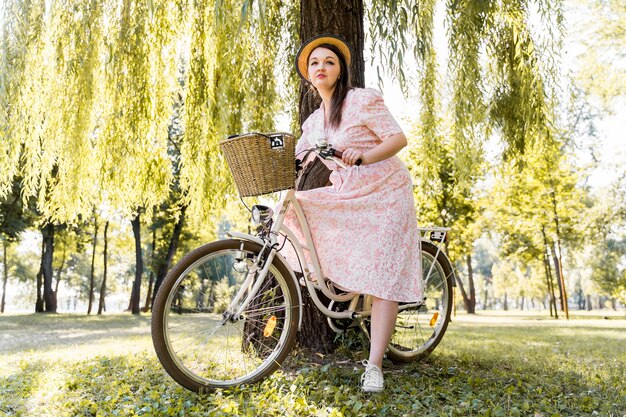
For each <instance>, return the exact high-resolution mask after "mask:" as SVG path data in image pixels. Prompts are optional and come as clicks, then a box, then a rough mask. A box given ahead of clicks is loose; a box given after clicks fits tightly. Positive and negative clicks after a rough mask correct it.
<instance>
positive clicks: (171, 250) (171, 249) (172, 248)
mask: <svg viewBox="0 0 626 417" xmlns="http://www.w3.org/2000/svg"><path fill="white" fill-rule="evenodd" d="M186 211H187V207H186V206H184V207H183V208H182V209H181V211H180V217H179V218H178V221H177V222H176V225H175V226H174V231H173V232H172V238H171V239H170V244H169V245H168V247H167V256H166V257H165V260H164V262H161V263H160V265H159V270H158V273H157V277H156V282H155V283H154V294H153V296H152V302H154V298H155V297H156V293H157V292H158V291H159V287H160V286H161V283H162V282H163V280H164V279H165V276H166V275H167V272H168V271H169V270H170V265H171V264H172V258H174V254H175V253H176V249H178V242H179V240H180V234H181V232H182V231H183V225H184V224H185V212H186Z"/></svg>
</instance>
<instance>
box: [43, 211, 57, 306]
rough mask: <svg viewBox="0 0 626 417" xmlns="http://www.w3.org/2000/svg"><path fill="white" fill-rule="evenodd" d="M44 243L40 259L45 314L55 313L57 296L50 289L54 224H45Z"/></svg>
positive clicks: (52, 272) (52, 273)
mask: <svg viewBox="0 0 626 417" xmlns="http://www.w3.org/2000/svg"><path fill="white" fill-rule="evenodd" d="M41 233H42V236H43V241H44V247H45V250H44V255H43V259H42V265H41V266H42V273H43V302H44V311H45V312H46V313H56V312H57V296H56V293H55V292H54V290H53V289H52V280H53V275H54V271H53V269H52V260H53V258H54V224H52V223H47V224H46V225H45V226H44V227H43V229H42V231H41Z"/></svg>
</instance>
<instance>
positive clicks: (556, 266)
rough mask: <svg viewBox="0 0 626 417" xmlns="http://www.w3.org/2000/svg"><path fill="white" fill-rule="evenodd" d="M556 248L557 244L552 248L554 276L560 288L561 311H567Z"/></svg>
mask: <svg viewBox="0 0 626 417" xmlns="http://www.w3.org/2000/svg"><path fill="white" fill-rule="evenodd" d="M555 247H556V244H554V246H552V248H551V252H552V253H551V254H552V262H553V264H554V274H555V275H556V283H557V286H558V287H559V302H560V305H561V311H565V303H564V302H563V288H562V287H561V281H562V279H561V268H559V258H558V257H557V254H556V250H555Z"/></svg>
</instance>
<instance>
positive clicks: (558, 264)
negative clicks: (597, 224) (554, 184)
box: [551, 191, 569, 319]
mask: <svg viewBox="0 0 626 417" xmlns="http://www.w3.org/2000/svg"><path fill="white" fill-rule="evenodd" d="M551 194H552V208H553V210H554V227H555V230H556V244H555V251H554V252H555V259H556V265H555V268H556V269H557V270H558V271H559V289H560V290H561V300H562V302H561V304H562V306H563V311H565V318H566V319H569V307H568V305H567V290H566V289H565V277H564V276H563V258H562V257H561V228H560V226H559V214H558V212H557V203H556V193H555V192H554V191H552V193H551ZM557 255H558V257H557Z"/></svg>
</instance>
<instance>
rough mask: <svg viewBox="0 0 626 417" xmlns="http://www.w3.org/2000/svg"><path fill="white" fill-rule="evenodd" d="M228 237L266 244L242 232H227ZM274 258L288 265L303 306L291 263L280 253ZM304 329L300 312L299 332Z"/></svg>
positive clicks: (300, 303) (298, 284) (299, 301)
mask: <svg viewBox="0 0 626 417" xmlns="http://www.w3.org/2000/svg"><path fill="white" fill-rule="evenodd" d="M226 236H228V237H230V238H233V239H236V240H245V241H248V242H254V243H257V244H259V245H261V246H263V245H264V243H265V242H263V240H261V238H259V237H257V236H253V235H249V234H247V233H240V232H226ZM274 256H275V257H277V258H278V260H279V261H280V262H282V263H283V264H285V265H287V270H288V271H289V274H290V275H291V279H292V280H293V282H294V284H295V287H296V291H297V293H298V305H300V306H302V305H303V302H302V290H301V289H300V282H299V281H298V280H297V279H296V274H295V273H294V272H293V269H292V268H291V267H290V266H289V262H287V260H286V259H285V257H284V256H283V255H281V254H280V253H278V252H276V253H274ZM301 327H302V310H300V314H299V317H298V331H300V328H301Z"/></svg>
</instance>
